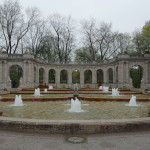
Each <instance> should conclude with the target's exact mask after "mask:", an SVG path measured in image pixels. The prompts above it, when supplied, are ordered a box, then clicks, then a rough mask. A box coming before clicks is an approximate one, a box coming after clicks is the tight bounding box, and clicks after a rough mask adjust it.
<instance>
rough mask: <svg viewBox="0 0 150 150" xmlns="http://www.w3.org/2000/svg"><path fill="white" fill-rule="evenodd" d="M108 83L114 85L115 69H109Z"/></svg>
mask: <svg viewBox="0 0 150 150" xmlns="http://www.w3.org/2000/svg"><path fill="white" fill-rule="evenodd" d="M108 83H113V69H112V68H109V69H108Z"/></svg>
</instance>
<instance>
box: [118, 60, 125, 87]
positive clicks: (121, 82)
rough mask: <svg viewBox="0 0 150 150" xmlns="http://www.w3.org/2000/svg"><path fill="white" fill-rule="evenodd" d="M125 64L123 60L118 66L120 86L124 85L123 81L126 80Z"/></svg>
mask: <svg viewBox="0 0 150 150" xmlns="http://www.w3.org/2000/svg"><path fill="white" fill-rule="evenodd" d="M123 70H124V64H123V62H119V66H118V86H119V87H120V88H122V87H123V81H124V78H123V77H124V71H123Z"/></svg>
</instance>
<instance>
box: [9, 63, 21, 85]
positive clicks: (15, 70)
mask: <svg viewBox="0 0 150 150" xmlns="http://www.w3.org/2000/svg"><path fill="white" fill-rule="evenodd" d="M9 77H10V80H11V86H12V88H18V87H19V81H20V78H21V77H23V69H22V67H20V66H19V65H12V66H10V68H9Z"/></svg>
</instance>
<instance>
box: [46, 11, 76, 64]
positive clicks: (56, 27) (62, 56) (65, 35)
mask: <svg viewBox="0 0 150 150" xmlns="http://www.w3.org/2000/svg"><path fill="white" fill-rule="evenodd" d="M49 22H50V31H49V33H50V36H51V37H52V38H51V39H52V41H53V47H54V51H55V54H56V55H57V56H58V60H59V62H67V61H70V59H71V52H72V51H73V48H74V43H75V40H74V28H73V26H72V20H71V18H70V17H68V18H65V17H62V16H60V15H59V14H54V15H51V16H50V17H49Z"/></svg>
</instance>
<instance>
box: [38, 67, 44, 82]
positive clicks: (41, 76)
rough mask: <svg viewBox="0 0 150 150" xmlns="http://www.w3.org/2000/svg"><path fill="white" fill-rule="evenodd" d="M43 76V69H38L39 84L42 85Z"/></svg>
mask: <svg viewBox="0 0 150 150" xmlns="http://www.w3.org/2000/svg"><path fill="white" fill-rule="evenodd" d="M44 75H45V71H44V69H43V68H40V69H39V83H40V84H42V83H44Z"/></svg>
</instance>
